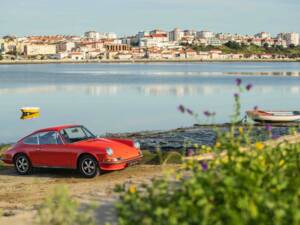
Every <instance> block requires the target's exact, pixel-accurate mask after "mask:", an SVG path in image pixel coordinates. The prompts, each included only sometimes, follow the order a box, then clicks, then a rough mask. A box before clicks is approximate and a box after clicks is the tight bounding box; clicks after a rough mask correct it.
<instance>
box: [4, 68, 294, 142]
mask: <svg viewBox="0 0 300 225" xmlns="http://www.w3.org/2000/svg"><path fill="white" fill-rule="evenodd" d="M241 76H242V77H243V84H248V83H251V84H253V85H254V88H253V90H252V91H251V92H249V93H244V94H243V95H242V98H241V100H242V109H241V111H242V112H244V111H246V110H247V109H252V108H253V107H254V106H259V107H260V108H264V109H274V110H276V109H277V110H282V109H284V110H299V109H300V104H299V103H298V102H299V97H300V79H299V78H298V77H299V76H300V63H207V64H205V63H199V64H193V63H186V64H118V65H115V64H78V65H77V64H75V65H74V64H64V65H11V66H0V107H1V111H0V118H1V121H0V122H1V125H2V127H3V128H5V129H0V143H1V142H11V141H16V139H18V138H19V137H22V136H24V135H25V134H27V133H30V132H32V131H34V130H36V129H39V128H43V127H48V126H53V125H60V124H74V123H75V124H84V125H86V126H87V127H89V128H90V129H91V130H92V131H94V132H95V133H97V134H103V133H106V132H128V131H139V130H160V129H169V128H177V127H181V126H190V125H192V124H193V123H194V122H195V121H194V120H193V118H191V117H189V116H187V115H182V114H180V113H178V111H177V107H178V105H179V104H184V105H186V106H187V107H189V108H192V109H193V110H195V111H197V112H199V115H200V114H201V115H202V112H203V111H205V110H209V111H213V112H216V113H217V115H216V122H220V123H221V122H228V121H229V119H230V115H231V114H232V106H233V93H234V92H236V86H235V79H236V78H237V77H241ZM26 105H27V106H28V105H30V106H39V107H41V109H42V110H43V111H42V112H43V115H42V117H38V115H34V116H33V115H31V116H28V117H26V116H24V117H22V118H21V119H25V120H27V119H29V120H28V121H24V120H20V114H19V113H20V112H19V109H20V108H21V107H23V106H26ZM120 112H121V113H120ZM37 118H38V119H37ZM205 122H206V119H205V118H203V123H205Z"/></svg>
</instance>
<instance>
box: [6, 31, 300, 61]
mask: <svg viewBox="0 0 300 225" xmlns="http://www.w3.org/2000/svg"><path fill="white" fill-rule="evenodd" d="M261 59H263V60H291V59H295V60H298V59H300V46H299V34H298V33H295V32H293V33H280V34H278V35H276V36H274V37H273V36H272V35H271V34H270V33H268V32H261V33H257V34H255V35H240V34H230V33H213V32H210V31H196V30H181V29H179V28H175V29H174V30H172V31H164V30H160V29H155V30H152V31H143V32H138V33H137V34H135V35H132V36H127V37H118V36H117V35H116V34H115V33H101V32H97V31H88V32H85V33H84V35H83V36H67V35H52V36H27V37H16V36H13V35H7V36H3V37H0V61H1V62H17V61H37V60H38V61H43V60H44V61H47V60H57V61H66V62H68V61H89V60H96V61H101V60H104V61H105V60H116V61H117V60H119V61H134V60H199V61H206V60H261Z"/></svg>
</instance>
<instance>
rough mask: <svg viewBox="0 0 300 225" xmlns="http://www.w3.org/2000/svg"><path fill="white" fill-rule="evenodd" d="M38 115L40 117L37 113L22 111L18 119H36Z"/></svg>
mask: <svg viewBox="0 0 300 225" xmlns="http://www.w3.org/2000/svg"><path fill="white" fill-rule="evenodd" d="M39 117H40V114H39V113H23V114H22V116H21V118H20V119H21V120H31V119H36V118H39Z"/></svg>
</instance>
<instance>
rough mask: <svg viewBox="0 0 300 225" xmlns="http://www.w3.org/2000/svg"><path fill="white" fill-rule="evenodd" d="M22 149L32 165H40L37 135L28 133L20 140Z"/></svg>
mask: <svg viewBox="0 0 300 225" xmlns="http://www.w3.org/2000/svg"><path fill="white" fill-rule="evenodd" d="M22 151H23V152H25V153H27V154H28V156H29V158H30V161H31V163H32V165H33V166H40V165H42V160H41V155H40V153H41V151H40V145H39V135H38V134H33V135H30V136H28V137H26V138H24V140H23V141H22Z"/></svg>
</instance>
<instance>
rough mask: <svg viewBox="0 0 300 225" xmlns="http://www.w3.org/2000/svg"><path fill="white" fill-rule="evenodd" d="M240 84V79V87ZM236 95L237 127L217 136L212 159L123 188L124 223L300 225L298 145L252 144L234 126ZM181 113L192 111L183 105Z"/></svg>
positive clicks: (246, 133) (120, 211)
mask: <svg viewBox="0 0 300 225" xmlns="http://www.w3.org/2000/svg"><path fill="white" fill-rule="evenodd" d="M241 83H242V81H241V80H240V79H237V86H238V88H241ZM251 88H252V85H247V86H246V88H245V89H246V90H250V89H251ZM245 89H241V90H240V92H243V91H244V90H245ZM234 97H235V113H234V114H233V115H232V122H233V125H232V126H231V128H230V129H229V131H228V132H226V133H224V132H223V133H222V132H218V139H217V142H216V144H215V145H214V146H213V147H212V148H210V151H211V152H212V153H214V156H215V158H214V160H212V161H209V162H205V161H202V162H198V161H195V160H190V161H186V162H185V163H184V164H183V169H180V170H178V171H176V172H173V173H171V174H170V173H169V175H168V176H164V177H163V178H159V179H156V180H154V181H153V182H152V183H151V184H143V185H141V186H140V187H136V186H130V187H129V188H127V187H126V186H121V187H119V188H118V191H119V192H120V193H121V195H120V201H119V203H118V204H117V209H118V215H119V217H118V222H119V224H120V225H129V224H145V225H148V224H149V225H152V224H156V225H177V224H178V225H179V224H180V225H190V224H191V225H194V224H195V225H198V224H202V225H235V224H239V225H254V224H255V225H299V224H300V188H299V187H300V144H289V143H282V144H279V145H277V146H275V147H268V146H265V145H264V144H263V143H261V142H256V143H253V140H251V139H250V138H249V133H250V132H251V129H249V130H247V131H246V130H244V129H243V128H241V127H236V126H235V124H236V123H237V122H238V121H239V118H240V94H235V95H234ZM179 109H180V111H181V112H186V111H188V109H186V108H184V107H183V106H180V107H179ZM189 111H190V112H191V113H190V114H191V115H194V116H195V114H194V113H193V112H192V111H191V110H189ZM204 114H205V115H206V116H211V115H214V113H209V112H208V111H206V112H205V113H204ZM196 118H197V116H196ZM268 129H270V128H268Z"/></svg>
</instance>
